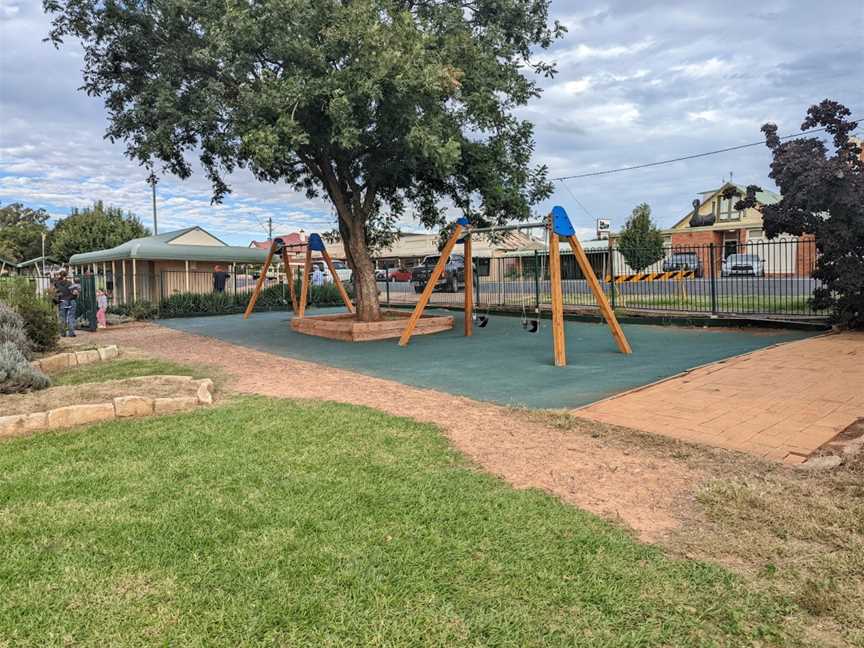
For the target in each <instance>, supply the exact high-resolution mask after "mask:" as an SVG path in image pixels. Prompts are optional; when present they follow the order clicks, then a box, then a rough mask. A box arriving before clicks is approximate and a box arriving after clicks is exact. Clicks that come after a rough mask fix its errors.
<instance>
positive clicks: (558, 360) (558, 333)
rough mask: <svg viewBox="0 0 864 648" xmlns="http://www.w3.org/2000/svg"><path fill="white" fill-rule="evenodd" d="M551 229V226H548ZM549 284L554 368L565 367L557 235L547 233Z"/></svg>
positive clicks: (559, 258)
mask: <svg viewBox="0 0 864 648" xmlns="http://www.w3.org/2000/svg"><path fill="white" fill-rule="evenodd" d="M550 227H551V226H550ZM549 284H550V289H551V292H552V347H553V350H554V355H555V366H556V367H566V366H567V348H566V342H565V340H564V294H563V292H562V289H561V249H560V244H559V238H558V234H556V233H555V232H554V231H551V232H549Z"/></svg>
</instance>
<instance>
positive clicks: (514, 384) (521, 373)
mask: <svg viewBox="0 0 864 648" xmlns="http://www.w3.org/2000/svg"><path fill="white" fill-rule="evenodd" d="M316 312H319V313H320V312H326V313H338V312H342V309H336V308H333V309H321V311H316ZM430 312H438V313H447V312H448V311H434V310H432V309H430ZM450 314H452V315H453V316H454V318H455V323H454V326H453V329H452V330H450V331H446V332H442V333H436V334H435V335H423V336H417V337H415V338H414V339H412V341H411V344H410V345H409V346H408V347H405V348H403V347H400V346H398V345H397V344H396V341H395V340H380V341H373V342H364V343H361V344H351V343H345V342H340V341H337V340H330V339H326V338H320V337H313V336H308V335H302V334H300V333H297V332H295V331H294V330H292V328H291V325H290V324H291V319H292V316H291V314H290V313H284V312H271V313H255V314H254V315H252V316H251V317H250V319H249V320H246V321H244V320H242V319H241V317H240V316H238V315H227V316H218V317H199V318H186V319H171V320H163V321H162V322H161V324H162V325H163V326H166V327H168V328H172V329H175V330H178V331H183V332H186V333H192V334H195V335H203V336H207V337H212V338H216V339H218V340H222V341H224V342H230V343H233V344H236V345H240V346H243V347H248V348H251V349H255V350H257V351H264V352H267V353H271V354H274V355H278V356H282V357H285V358H292V359H297V360H304V361H308V362H315V363H318V364H321V365H327V366H329V367H335V368H339V369H348V370H351V371H354V372H358V373H362V374H365V375H369V376H374V377H377V378H386V379H390V380H395V381H397V382H400V383H402V384H405V385H409V386H412V387H425V388H430V389H435V390H438V391H442V392H446V393H449V394H452V395H456V396H467V397H469V398H473V399H476V400H483V401H489V402H493V403H496V404H499V405H510V406H524V407H529V408H575V407H579V406H582V405H586V404H588V403H592V402H595V401H598V400H601V399H603V398H606V397H609V396H612V395H614V394H617V393H620V392H623V391H626V390H629V389H633V388H636V387H641V386H643V385H647V384H650V383H653V382H656V381H658V380H662V379H664V378H668V377H670V376H673V375H676V374H678V373H680V372H682V371H686V370H688V369H692V368H694V367H697V366H700V365H703V364H706V363H710V362H716V361H718V360H723V359H725V358H729V357H733V356H736V355H740V354H742V353H748V352H751V351H754V350H756V349H761V348H764V347H768V346H771V345H774V344H778V343H782V342H789V341H792V340H797V339H802V338H804V337H807V336H809V335H810V334H809V333H806V332H801V331H780V330H776V331H775V330H771V331H768V330H756V329H735V330H732V329H695V328H681V327H668V326H651V325H632V326H627V327H625V331H626V334H627V337H628V339H629V340H630V343H631V345H632V347H633V353H632V354H631V355H624V354H621V353H619V352H618V350H617V348H616V345H615V341H614V339H613V337H612V335H611V334H610V331H609V328H608V327H607V326H605V325H603V324H599V323H586V322H573V321H568V322H566V323H565V326H564V332H565V337H566V344H567V349H568V365H567V366H566V367H555V366H554V363H553V348H552V344H551V341H550V338H551V336H552V332H551V323H550V322H549V320H548V319H544V320H541V322H540V328H539V330H538V331H537V332H536V333H528V332H527V331H526V330H525V329H523V327H522V326H521V323H520V319H519V318H518V317H508V316H504V315H498V316H495V315H493V316H491V317H490V318H489V324H488V325H487V326H486V327H484V328H483V329H477V330H475V333H474V335H473V336H472V337H465V336H464V335H463V334H462V330H463V320H462V314H461V313H460V312H452V313H450ZM321 371H326V368H323V367H322V369H321ZM282 379H283V377H281V376H262V377H261V380H262V381H273V380H282ZM284 379H286V380H290V377H287V376H286V377H284Z"/></svg>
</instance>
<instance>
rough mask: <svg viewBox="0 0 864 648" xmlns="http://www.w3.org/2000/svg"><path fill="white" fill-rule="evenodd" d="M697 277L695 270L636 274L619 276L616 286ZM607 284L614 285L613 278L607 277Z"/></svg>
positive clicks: (616, 279) (616, 278)
mask: <svg viewBox="0 0 864 648" xmlns="http://www.w3.org/2000/svg"><path fill="white" fill-rule="evenodd" d="M695 277H696V271H695V270H674V271H672V272H638V273H636V274H629V275H618V276H616V277H615V283H616V284H622V283H638V282H640V281H681V280H683V279H693V278H695ZM606 283H612V276H611V275H606Z"/></svg>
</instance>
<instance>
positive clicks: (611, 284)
mask: <svg viewBox="0 0 864 648" xmlns="http://www.w3.org/2000/svg"><path fill="white" fill-rule="evenodd" d="M603 278H604V279H605V278H606V277H603ZM609 278H610V279H611V281H610V282H609V297H610V299H609V303H610V306H612V310H615V302H616V301H617V299H616V297H615V286H616V284H615V248H614V246H613V245H612V240H611V239H610V240H609Z"/></svg>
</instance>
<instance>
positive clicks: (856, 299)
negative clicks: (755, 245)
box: [735, 99, 864, 328]
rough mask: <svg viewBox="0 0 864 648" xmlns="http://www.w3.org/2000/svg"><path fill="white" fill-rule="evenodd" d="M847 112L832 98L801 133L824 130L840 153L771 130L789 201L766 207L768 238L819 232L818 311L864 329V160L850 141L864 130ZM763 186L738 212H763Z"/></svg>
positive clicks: (767, 128)
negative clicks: (857, 131) (754, 209)
mask: <svg viewBox="0 0 864 648" xmlns="http://www.w3.org/2000/svg"><path fill="white" fill-rule="evenodd" d="M851 114H852V113H851V112H850V111H849V109H848V108H846V106H844V105H843V104H840V103H838V102H836V101H830V100H828V99H826V100H825V101H823V102H821V103H820V104H818V105H815V106H811V107H810V109H809V110H808V111H807V118H806V119H805V120H804V123H803V124H801V130H809V129H812V128H824V130H825V132H827V133H828V134H829V135H831V136H832V138H833V147H831V148H833V150H830V149H829V146H826V143H825V142H823V141H822V140H821V139H818V138H816V137H801V138H796V139H793V140H789V141H786V142H781V140H780V137H778V135H777V126H776V125H775V124H765V125H764V126H762V132H763V133H765V142H766V144H767V145H768V148H770V149H771V152H772V154H773V156H774V160H773V162H772V163H771V173H770V177H771V178H772V179H773V180H774V182H776V183H777V186H778V187H779V188H780V193H781V194H782V195H783V198H782V199H781V200H780V202H778V203H776V204H774V205H762V206H758V207H759V208H760V209H761V210H762V213H763V216H764V226H765V234H766V236H768V238H774V237H775V236H777V235H778V234H781V233H783V232H785V233H788V234H793V235H796V236H801V235H804V234H812V235H813V236H815V238H816V249H817V250H818V252H819V256H818V259H817V261H816V269H815V270H814V272H813V277H814V278H815V279H818V280H819V281H820V282H821V284H822V287H820V288H817V289H816V290H815V291H814V293H813V299H812V305H813V307H814V308H816V309H820V310H821V309H828V308H830V309H832V311H833V314H834V318H835V321H836V322H837V323H839V324H843V325H846V326H849V327H850V328H856V327H861V326H862V325H864V161H862V159H861V148H860V147H859V146H858V144H856V143H855V142H854V141H852V140H851V139H850V134H851V133H852V132H853V131H854V130H855V129H856V128H857V127H858V122H856V121H851V120H850V117H851ZM757 191H761V190H760V189H759V187H756V186H752V185H751V186H749V187H747V194H746V196H745V197H744V198H743V199H742V200H740V201H739V202H738V203H737V204H736V206H735V208H736V209H744V208H746V207H756V206H757V203H756V192H757Z"/></svg>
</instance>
